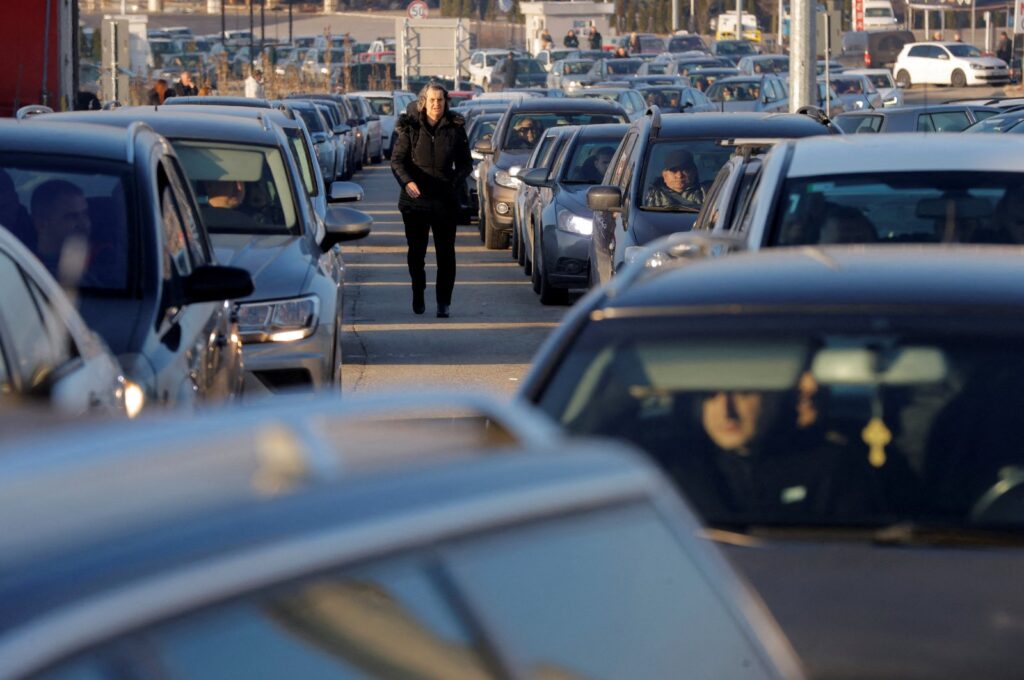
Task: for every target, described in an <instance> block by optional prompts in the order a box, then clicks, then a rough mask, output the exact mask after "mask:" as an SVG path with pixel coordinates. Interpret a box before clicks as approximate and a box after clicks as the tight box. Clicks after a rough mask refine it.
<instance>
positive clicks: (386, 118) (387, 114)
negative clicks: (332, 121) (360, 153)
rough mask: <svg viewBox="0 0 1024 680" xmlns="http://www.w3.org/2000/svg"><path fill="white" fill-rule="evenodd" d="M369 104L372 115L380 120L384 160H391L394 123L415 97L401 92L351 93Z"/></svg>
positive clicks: (393, 144)
mask: <svg viewBox="0 0 1024 680" xmlns="http://www.w3.org/2000/svg"><path fill="white" fill-rule="evenodd" d="M352 94H354V95H356V96H359V97H362V98H363V99H365V100H366V101H367V102H368V103H369V104H370V109H371V110H372V111H373V115H375V116H377V117H379V118H380V136H381V143H382V144H383V145H384V147H383V154H384V158H391V149H392V148H394V146H395V138H396V135H395V121H397V120H398V116H399V115H400V114H401V113H402V112H403V111H405V109H406V107H407V106H409V104H411V103H413V102H414V101H416V95H414V94H413V93H412V92H404V91H402V90H393V91H391V92H386V91H371V90H367V91H364V92H353V93H352Z"/></svg>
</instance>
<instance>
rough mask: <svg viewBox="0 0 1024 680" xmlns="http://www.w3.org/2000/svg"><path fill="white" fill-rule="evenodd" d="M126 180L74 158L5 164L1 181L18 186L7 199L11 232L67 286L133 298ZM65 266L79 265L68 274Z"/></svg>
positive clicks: (129, 194) (111, 170)
mask: <svg viewBox="0 0 1024 680" xmlns="http://www.w3.org/2000/svg"><path fill="white" fill-rule="evenodd" d="M121 172H122V171H121V169H120V168H117V169H114V168H111V167H110V166H109V165H107V164H96V165H92V164H87V163H85V162H79V161H77V160H75V159H73V158H69V157H62V158H59V159H55V158H40V159H39V160H38V161H36V160H30V159H26V158H9V159H6V160H5V159H3V158H0V173H3V174H5V175H7V177H9V178H10V180H11V185H13V193H11V194H9V195H5V196H2V197H0V198H2V200H3V202H4V210H5V213H6V214H5V215H4V217H3V221H4V226H5V227H7V229H9V230H10V231H11V232H12V233H13V234H14V235H15V236H17V237H18V238H19V239H20V240H21V241H22V243H24V244H25V246H26V247H27V248H28V249H29V250H31V251H32V252H33V253H34V254H35V255H36V257H38V258H39V259H40V260H41V261H42V263H43V264H44V265H45V266H46V268H47V269H48V270H49V272H50V273H51V274H52V275H53V276H54V278H56V279H57V280H58V281H60V282H61V283H62V284H64V285H66V286H68V287H76V286H77V287H79V288H84V289H93V290H98V291H103V292H104V293H105V294H111V293H127V290H128V285H129V277H130V275H131V273H132V271H133V270H134V266H133V264H132V258H130V257H129V252H130V250H131V247H132V241H133V237H134V235H133V234H131V233H130V232H129V227H130V226H131V224H130V222H129V218H128V216H129V215H130V214H132V213H131V211H130V210H129V206H128V204H129V202H130V201H131V199H132V196H133V192H131V191H127V190H126V184H127V183H128V182H129V181H130V180H129V178H128V177H127V176H126V175H122V174H121ZM7 211H9V212H7ZM44 232H45V236H44V235H43V234H44ZM62 258H66V259H65V262H66V263H68V264H69V265H70V264H72V263H75V262H78V263H80V264H79V265H75V266H73V267H71V269H65V270H64V272H63V274H62V273H61V270H60V269H61V261H62ZM69 277H73V278H69Z"/></svg>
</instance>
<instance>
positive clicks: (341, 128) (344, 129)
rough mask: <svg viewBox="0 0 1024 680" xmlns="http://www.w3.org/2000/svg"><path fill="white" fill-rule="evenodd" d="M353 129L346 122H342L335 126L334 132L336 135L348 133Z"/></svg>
mask: <svg viewBox="0 0 1024 680" xmlns="http://www.w3.org/2000/svg"><path fill="white" fill-rule="evenodd" d="M351 131H352V128H351V127H349V126H348V125H345V124H344V123H342V124H341V125H335V126H334V134H336V135H344V134H348V133H349V132H351Z"/></svg>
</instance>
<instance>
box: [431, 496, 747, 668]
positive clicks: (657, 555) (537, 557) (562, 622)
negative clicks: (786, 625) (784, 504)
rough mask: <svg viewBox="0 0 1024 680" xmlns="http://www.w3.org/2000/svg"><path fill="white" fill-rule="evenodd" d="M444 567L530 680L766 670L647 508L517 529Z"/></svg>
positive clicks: (469, 548)
mask: <svg viewBox="0 0 1024 680" xmlns="http://www.w3.org/2000/svg"><path fill="white" fill-rule="evenodd" d="M444 561H445V564H446V565H447V566H448V567H449V569H450V570H451V573H452V576H453V578H454V580H455V582H456V583H457V584H458V585H459V586H460V587H461V588H463V589H464V590H465V591H466V594H467V599H468V600H469V601H470V602H473V603H475V604H477V605H478V606H479V607H481V608H482V609H483V611H485V612H486V614H487V618H488V620H490V621H493V623H494V626H495V627H496V628H497V629H498V630H500V631H501V635H502V642H503V643H504V645H505V646H506V647H507V649H508V651H509V653H510V654H511V655H512V656H513V657H514V658H516V659H517V660H518V661H519V662H520V663H521V664H522V665H523V667H524V671H525V676H526V677H532V678H542V677H552V678H636V677H650V678H658V677H664V678H667V677H677V676H678V675H679V669H681V668H685V669H686V672H685V675H686V676H688V677H708V678H712V677H729V676H731V675H734V671H737V670H738V669H739V668H741V667H743V669H744V670H743V672H744V673H748V672H750V670H751V669H749V668H747V667H746V666H747V665H748V664H755V665H756V664H758V663H759V660H758V656H757V655H756V654H754V653H753V650H752V649H751V648H750V644H749V642H747V640H746V638H745V636H744V635H743V634H742V633H740V631H739V630H738V629H737V625H736V623H735V622H734V620H733V618H732V616H731V614H730V612H728V611H727V610H726V608H725V607H724V606H723V600H722V599H721V598H720V596H719V595H718V594H717V593H716V592H715V591H714V590H713V589H712V588H711V587H710V586H709V584H708V583H707V581H706V579H705V578H704V577H703V576H702V574H701V572H700V570H699V569H698V568H697V567H696V566H695V565H694V564H693V562H692V561H691V560H690V558H689V557H688V555H687V554H686V552H685V551H684V550H683V549H682V547H681V545H680V543H679V540H678V538H677V537H676V536H675V534H674V533H673V532H672V530H671V529H669V528H668V527H667V526H666V525H665V524H664V522H663V521H662V519H661V517H660V516H659V514H658V513H657V512H656V511H655V510H654V509H653V508H651V507H650V506H648V505H646V504H631V505H626V506H622V507H618V508H608V509H601V510H597V511H591V512H586V513H582V514H579V515H575V516H569V517H564V518H558V519H551V520H547V521H544V522H536V523H531V524H529V525H526V526H518V527H513V528H509V529H506V530H504V531H501V532H498V533H494V534H491V535H488V536H483V537H480V538H474V539H472V540H467V541H466V542H465V543H464V544H463V545H460V546H457V547H454V548H451V549H449V550H446V551H445V554H444ZM595 593H599V595H598V596H595ZM762 670H763V669H762ZM754 674H755V675H757V674H758V672H757V671H755V672H754Z"/></svg>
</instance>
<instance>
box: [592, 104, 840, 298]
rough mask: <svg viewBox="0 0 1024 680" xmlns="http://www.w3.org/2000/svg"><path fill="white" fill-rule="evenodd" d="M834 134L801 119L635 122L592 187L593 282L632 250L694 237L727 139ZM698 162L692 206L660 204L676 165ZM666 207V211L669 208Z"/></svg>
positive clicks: (651, 113) (657, 116)
mask: <svg viewBox="0 0 1024 680" xmlns="http://www.w3.org/2000/svg"><path fill="white" fill-rule="evenodd" d="M824 134H829V129H828V128H826V127H825V126H824V125H822V124H820V123H818V122H817V121H815V120H813V119H811V118H810V117H809V116H804V115H801V114H795V113H792V114H791V113H781V114H764V113H758V114H753V113H728V114H722V113H706V114H701V115H699V116H694V115H689V114H681V113H674V114H664V115H662V113H661V111H660V110H659V109H658V108H657V107H652V108H651V109H649V110H648V113H647V115H645V116H643V117H642V118H640V119H639V120H637V121H636V122H634V123H633V126H632V128H631V129H630V131H629V133H628V134H627V135H626V138H625V139H624V140H623V141H622V144H621V145H620V146H619V149H618V153H617V154H616V157H615V159H614V160H613V165H612V172H611V174H610V175H609V176H608V178H607V181H608V182H609V184H607V185H605V186H598V187H592V188H591V189H590V190H589V191H588V193H587V205H588V206H589V207H590V209H591V210H593V211H594V235H593V238H592V240H591V244H592V248H593V251H592V252H591V255H590V267H591V275H590V280H591V283H592V284H594V285H596V284H599V283H604V282H605V281H607V280H609V279H610V278H611V277H612V275H613V274H614V273H615V271H616V270H617V269H619V268H620V267H621V266H622V264H623V263H624V262H625V259H626V252H627V250H628V249H630V248H632V247H636V246H643V245H644V244H646V243H648V242H650V241H653V240H654V239H656V238H658V237H659V236H664V235H665V234H669V233H673V232H679V231H688V230H689V229H690V227H692V226H693V223H694V220H696V219H697V213H698V212H700V208H701V206H702V205H703V204H704V195H705V194H706V192H707V189H708V188H709V187H710V186H711V182H712V181H713V180H714V178H715V175H717V174H718V171H719V169H720V168H721V167H722V165H724V164H725V162H726V160H727V159H728V158H729V156H730V154H731V153H732V150H731V149H730V148H729V146H725V145H723V143H722V142H723V140H731V139H736V138H744V137H804V136H809V135H824ZM676 158H688V160H689V162H690V163H692V168H693V169H692V172H691V174H693V175H695V176H694V177H689V178H688V179H689V180H690V185H689V187H688V188H687V191H688V192H689V197H688V198H686V200H683V199H679V200H675V199H673V200H670V201H669V200H666V201H661V200H658V197H660V196H661V195H662V194H664V192H665V190H664V189H663V186H662V185H663V184H664V182H665V179H664V177H663V175H664V173H665V172H667V171H669V170H670V169H671V168H669V167H667V166H666V163H668V162H670V160H671V159H676ZM662 203H665V205H662Z"/></svg>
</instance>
